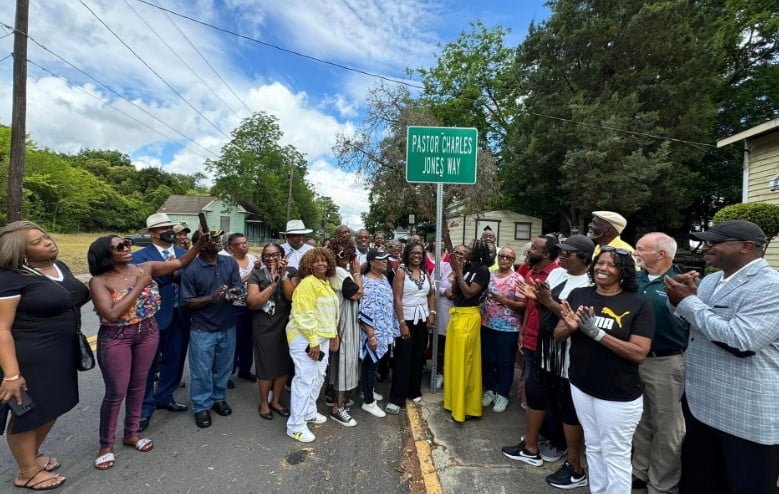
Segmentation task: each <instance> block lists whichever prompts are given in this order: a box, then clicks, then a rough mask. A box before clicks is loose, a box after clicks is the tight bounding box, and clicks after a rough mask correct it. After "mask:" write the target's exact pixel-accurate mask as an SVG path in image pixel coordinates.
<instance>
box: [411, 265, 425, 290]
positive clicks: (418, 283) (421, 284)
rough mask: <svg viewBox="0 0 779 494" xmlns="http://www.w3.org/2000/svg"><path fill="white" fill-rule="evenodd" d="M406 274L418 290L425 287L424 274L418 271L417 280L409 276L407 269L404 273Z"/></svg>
mask: <svg viewBox="0 0 779 494" xmlns="http://www.w3.org/2000/svg"><path fill="white" fill-rule="evenodd" d="M406 274H407V275H408V277H409V279H410V280H411V281H413V282H414V284H415V285H416V286H417V288H419V289H420V290H421V289H422V288H423V287H424V286H425V273H424V272H423V271H422V270H420V271H419V279H416V278H414V277H413V276H411V270H410V269H409V270H408V271H406Z"/></svg>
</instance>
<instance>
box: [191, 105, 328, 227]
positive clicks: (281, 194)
mask: <svg viewBox="0 0 779 494" xmlns="http://www.w3.org/2000/svg"><path fill="white" fill-rule="evenodd" d="M282 136H283V134H282V132H281V129H280V128H279V125H278V119H277V118H276V117H274V116H273V115H269V114H268V113H265V112H256V113H254V114H253V115H252V116H251V117H248V118H246V119H244V120H243V121H242V122H241V125H240V126H238V128H236V129H235V130H233V132H232V138H231V139H230V142H228V143H227V144H225V145H224V146H223V147H222V151H221V155H220V157H219V159H218V160H213V161H212V160H208V161H206V168H207V169H208V170H209V171H210V172H212V173H213V174H214V177H215V185H214V187H213V188H212V193H214V194H216V195H217V196H219V197H220V198H222V199H226V200H231V201H233V202H236V203H242V204H243V203H247V204H248V205H250V206H251V207H252V208H254V209H255V210H257V211H260V216H261V217H262V219H263V221H265V222H266V223H267V224H268V225H269V226H270V227H271V228H272V229H274V230H278V231H281V230H283V229H284V225H285V222H286V215H287V197H288V191H289V181H290V180H292V203H291V214H292V218H300V219H302V220H303V222H304V223H306V224H308V225H316V224H319V215H318V210H317V209H316V207H315V205H314V197H315V195H314V191H313V190H312V189H311V187H310V185H309V184H308V183H307V182H306V181H305V175H306V171H307V164H306V159H305V156H304V155H303V154H302V153H301V152H300V151H298V150H297V149H295V147H294V146H291V145H286V146H283V145H281V143H280V141H281V138H282Z"/></svg>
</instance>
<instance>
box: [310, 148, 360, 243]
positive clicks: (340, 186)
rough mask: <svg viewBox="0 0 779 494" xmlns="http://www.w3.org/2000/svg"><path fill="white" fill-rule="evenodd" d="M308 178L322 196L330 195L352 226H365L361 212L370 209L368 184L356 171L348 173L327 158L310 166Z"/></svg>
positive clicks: (345, 221)
mask: <svg viewBox="0 0 779 494" xmlns="http://www.w3.org/2000/svg"><path fill="white" fill-rule="evenodd" d="M306 180H308V182H309V183H310V184H311V185H312V186H313V187H314V190H315V191H316V193H317V194H319V195H320V196H328V197H330V198H331V199H332V200H333V202H335V203H336V204H338V206H339V208H340V209H339V211H340V213H341V218H342V219H343V221H344V223H345V224H346V225H349V227H350V228H352V229H355V228H360V227H362V226H363V224H362V218H361V217H360V214H361V213H363V212H367V211H368V186H367V184H365V183H364V182H363V181H362V180H361V179H360V177H359V176H358V175H357V174H356V173H348V172H345V171H343V170H341V169H340V168H336V167H334V166H332V165H331V164H330V163H328V162H327V161H325V160H317V161H314V162H313V163H311V164H310V165H309V167H308V175H306Z"/></svg>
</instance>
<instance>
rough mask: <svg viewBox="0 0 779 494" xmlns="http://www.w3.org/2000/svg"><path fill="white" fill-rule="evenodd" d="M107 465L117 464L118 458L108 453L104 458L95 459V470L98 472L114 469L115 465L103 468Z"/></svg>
mask: <svg viewBox="0 0 779 494" xmlns="http://www.w3.org/2000/svg"><path fill="white" fill-rule="evenodd" d="M106 463H114V465H115V464H116V456H114V454H113V453H106V454H104V455H103V456H98V457H97V458H95V468H97V469H98V470H111V469H112V468H114V465H111V466H110V467H103V466H102V465H105V464H106Z"/></svg>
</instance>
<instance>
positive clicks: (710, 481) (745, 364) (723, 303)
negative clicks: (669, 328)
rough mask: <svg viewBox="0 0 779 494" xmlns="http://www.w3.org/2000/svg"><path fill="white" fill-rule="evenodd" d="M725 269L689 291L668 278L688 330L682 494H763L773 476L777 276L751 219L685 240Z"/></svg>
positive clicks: (777, 426)
mask: <svg viewBox="0 0 779 494" xmlns="http://www.w3.org/2000/svg"><path fill="white" fill-rule="evenodd" d="M692 237H693V238H694V239H697V240H701V241H703V255H704V258H705V259H706V262H707V263H708V264H709V265H711V266H714V267H717V268H720V269H721V270H722V271H719V272H716V273H713V274H710V275H708V276H706V277H705V278H704V279H703V281H701V284H700V286H698V287H696V285H695V282H694V279H693V277H689V276H685V275H681V276H677V277H675V278H674V279H671V278H668V277H666V279H665V287H666V292H667V293H668V300H669V302H670V303H671V304H672V305H674V306H676V310H675V314H676V315H677V316H678V317H680V318H681V319H682V320H684V321H686V322H687V323H688V324H689V325H690V342H689V345H688V347H687V353H686V366H687V376H686V379H685V402H684V403H683V405H684V408H685V419H686V423H687V437H686V438H685V441H684V445H683V448H682V483H681V487H682V492H690V493H698V492H706V493H720V492H722V493H726V492H730V493H744V494H747V493H748V494H760V493H766V494H767V493H772V494H775V493H776V491H777V488H776V481H777V475H779V273H777V272H776V270H774V269H773V268H771V267H770V266H769V265H768V263H767V262H766V261H765V259H763V249H764V245H765V244H766V236H765V233H763V231H762V230H761V229H760V227H759V226H757V225H755V224H754V223H751V222H749V221H743V220H733V221H726V222H724V223H720V224H718V225H716V226H714V227H712V228H711V229H710V230H708V231H706V232H703V233H697V234H694V235H692Z"/></svg>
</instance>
